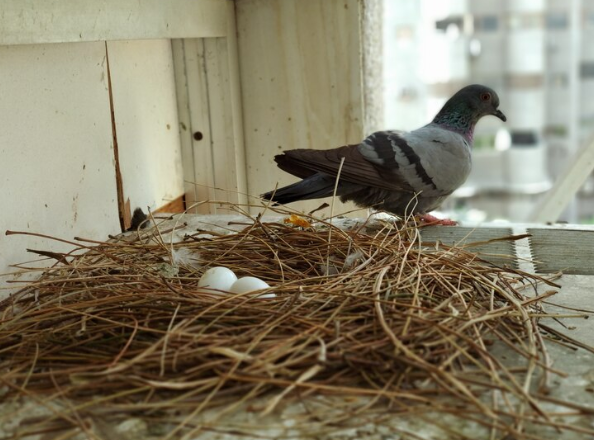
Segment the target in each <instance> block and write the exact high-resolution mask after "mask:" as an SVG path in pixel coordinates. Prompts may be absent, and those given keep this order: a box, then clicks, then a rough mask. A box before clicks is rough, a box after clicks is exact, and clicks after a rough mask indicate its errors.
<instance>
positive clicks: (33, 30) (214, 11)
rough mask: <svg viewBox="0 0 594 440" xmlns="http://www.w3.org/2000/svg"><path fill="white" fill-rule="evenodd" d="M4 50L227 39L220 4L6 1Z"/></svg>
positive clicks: (0, 38) (0, 18) (0, 32)
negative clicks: (49, 45) (85, 43)
mask: <svg viewBox="0 0 594 440" xmlns="http://www.w3.org/2000/svg"><path fill="white" fill-rule="evenodd" d="M1 8H2V13H1V14H0V45H12V44H35V43H66V42H83V41H113V40H137V39H151V38H204V37H221V36H224V35H226V33H227V5H226V2H223V1H220V0H168V1H166V2H164V1H161V0H142V1H137V0H95V1H87V0H85V1H80V0H3V1H2V6H1Z"/></svg>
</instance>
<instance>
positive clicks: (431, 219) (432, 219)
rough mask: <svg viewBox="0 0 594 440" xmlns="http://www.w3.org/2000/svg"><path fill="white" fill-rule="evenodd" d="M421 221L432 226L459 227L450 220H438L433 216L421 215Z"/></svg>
mask: <svg viewBox="0 0 594 440" xmlns="http://www.w3.org/2000/svg"><path fill="white" fill-rule="evenodd" d="M419 220H421V221H422V222H423V223H427V224H431V226H457V225H458V223H457V222H455V221H454V220H450V219H449V218H443V219H442V218H437V217H435V216H434V215H431V214H422V215H419Z"/></svg>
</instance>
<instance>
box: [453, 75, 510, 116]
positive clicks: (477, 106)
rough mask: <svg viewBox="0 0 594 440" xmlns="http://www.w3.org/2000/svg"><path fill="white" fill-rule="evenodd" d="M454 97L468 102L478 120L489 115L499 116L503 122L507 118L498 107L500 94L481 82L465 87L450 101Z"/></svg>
mask: <svg viewBox="0 0 594 440" xmlns="http://www.w3.org/2000/svg"><path fill="white" fill-rule="evenodd" d="M454 99H456V100H458V101H460V102H467V103H468V107H469V109H470V110H471V112H472V115H473V116H475V117H476V120H477V121H478V120H479V119H480V118H482V117H483V116H487V115H493V116H497V117H498V118H499V119H501V120H502V121H503V122H505V121H506V120H507V118H506V117H505V115H504V114H503V112H502V111H501V110H499V109H498V107H499V96H497V93H495V90H493V89H491V88H489V87H486V86H481V85H479V84H473V85H471V86H467V87H464V88H463V89H462V90H460V91H459V92H458V93H456V94H455V95H454V96H452V98H451V99H450V101H451V100H454Z"/></svg>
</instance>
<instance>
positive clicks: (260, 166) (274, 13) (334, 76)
mask: <svg viewBox="0 0 594 440" xmlns="http://www.w3.org/2000/svg"><path fill="white" fill-rule="evenodd" d="M236 17H237V32H238V53H239V72H240V80H241V94H242V102H243V120H244V133H245V146H246V164H247V187H248V191H249V193H250V195H252V196H257V195H259V194H261V193H263V192H265V191H268V190H272V189H274V187H275V186H276V184H277V183H278V184H279V185H286V184H288V183H291V182H293V181H295V178H293V177H291V176H289V175H288V174H285V173H283V172H282V171H280V170H279V169H277V168H276V165H275V164H274V162H273V157H274V155H275V154H278V153H279V152H280V151H281V150H287V149H294V148H316V149H327V148H334V147H338V146H341V145H344V144H348V143H357V142H359V141H361V139H362V137H363V135H364V133H363V97H362V76H361V75H362V66H361V50H360V46H361V39H360V31H359V27H360V11H359V2H358V1H357V0H340V1H338V0H324V1H319V0H283V1H278V0H240V1H238V2H237V3H236ZM321 203H322V202H321V201H311V202H300V203H298V204H297V203H296V204H294V206H295V207H297V208H300V209H303V210H310V209H313V208H315V207H317V206H319V205H320V204H321ZM337 205H338V202H337ZM341 209H344V208H341V207H338V206H337V208H336V209H335V212H338V211H340V210H341ZM359 214H361V213H359Z"/></svg>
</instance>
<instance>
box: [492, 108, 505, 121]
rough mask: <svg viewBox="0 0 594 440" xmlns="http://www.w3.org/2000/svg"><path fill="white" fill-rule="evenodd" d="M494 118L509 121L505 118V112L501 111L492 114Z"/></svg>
mask: <svg viewBox="0 0 594 440" xmlns="http://www.w3.org/2000/svg"><path fill="white" fill-rule="evenodd" d="M492 115H493V116H497V117H498V118H499V119H501V120H502V121H503V122H505V121H507V118H506V117H505V115H504V114H503V112H502V111H501V110H495V111H494V112H493V113H492Z"/></svg>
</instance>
